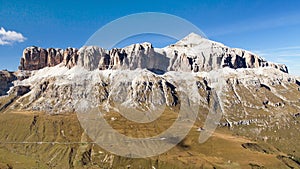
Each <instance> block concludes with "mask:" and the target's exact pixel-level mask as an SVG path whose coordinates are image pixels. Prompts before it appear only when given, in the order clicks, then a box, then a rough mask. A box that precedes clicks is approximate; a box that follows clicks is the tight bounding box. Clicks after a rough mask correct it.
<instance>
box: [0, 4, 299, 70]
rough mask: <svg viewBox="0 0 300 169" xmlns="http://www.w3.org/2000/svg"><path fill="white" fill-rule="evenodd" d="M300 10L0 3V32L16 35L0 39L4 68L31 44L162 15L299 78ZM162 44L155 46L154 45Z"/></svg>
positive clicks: (78, 39)
mask: <svg viewBox="0 0 300 169" xmlns="http://www.w3.org/2000/svg"><path fill="white" fill-rule="evenodd" d="M299 9H300V1H297V0H295V1H293V0H290V1H276V0H273V1H271V0H252V1H249V0H239V1H230V0H228V1H216V0H210V1H201V0H186V1H174V0H172V1H171V0H164V1H161V0H152V1H141V0H139V1H130V0H127V1H121V0H120V1H116V0H110V1H100V0H98V1H87V0H86V1H68V0H66V1H63V2H60V1H55V0H53V1H32V0H27V1H14V0H11V1H7V0H4V1H3V0H0V32H1V28H4V29H5V32H6V33H7V32H8V31H11V32H10V34H14V35H15V36H14V39H8V40H7V42H9V43H12V44H4V43H2V45H1V41H0V69H8V70H16V69H17V67H18V65H19V60H20V57H21V55H22V51H23V49H24V48H25V47H27V46H32V45H35V46H40V47H44V48H48V47H57V48H66V47H69V46H71V47H81V46H82V45H83V44H84V43H85V42H86V40H87V39H88V38H89V37H90V36H91V35H92V34H93V33H94V32H95V31H97V30H98V29H99V28H100V27H102V26H103V25H105V24H107V23H109V22H110V21H113V20H115V19H117V18H119V17H122V16H126V15H129V14H133V13H140V12H163V13H169V14H173V15H177V16H179V17H182V18H184V19H186V20H188V21H190V22H192V23H193V24H195V25H196V26H198V27H199V28H200V29H201V30H202V31H203V32H204V33H205V34H206V35H207V37H208V38H209V39H212V40H215V41H218V42H221V43H224V44H225V45H227V46H230V47H238V48H243V49H246V50H250V51H253V52H255V53H257V54H259V55H261V56H263V57H265V58H266V59H267V60H270V61H273V62H279V63H283V64H287V65H288V67H289V70H290V72H291V73H292V74H295V75H300V10H299ZM13 31H14V32H13ZM17 33H20V34H21V35H22V37H19V36H18V35H20V34H17ZM2 38H3V37H2ZM145 38H146V39H145V40H144V41H147V36H145ZM9 40H10V41H9ZM5 42H6V41H5ZM164 42H165V43H166V44H167V42H168V41H167V40H165V41H164ZM163 45H165V44H164V43H158V42H154V46H156V47H161V46H163Z"/></svg>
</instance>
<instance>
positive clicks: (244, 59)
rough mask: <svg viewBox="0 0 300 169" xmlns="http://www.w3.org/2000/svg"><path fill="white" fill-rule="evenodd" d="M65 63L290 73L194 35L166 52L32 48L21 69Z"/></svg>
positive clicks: (132, 47) (147, 46)
mask: <svg viewBox="0 0 300 169" xmlns="http://www.w3.org/2000/svg"><path fill="white" fill-rule="evenodd" d="M61 63H62V64H63V65H64V66H66V67H68V68H72V67H74V66H75V65H78V66H82V67H84V68H85V69H87V70H95V69H100V70H105V69H130V70H133V69H137V68H142V69H144V68H146V69H150V70H160V71H163V72H166V71H185V72H190V71H193V72H200V71H211V70H216V69H220V68H224V67H230V68H233V69H238V68H259V67H273V68H275V69H279V70H281V71H283V72H286V73H287V72H288V69H287V67H286V66H285V65H281V64H275V63H271V62H267V61H266V60H264V59H263V58H261V57H259V56H258V55H255V54H253V53H251V52H248V51H245V50H242V49H234V48H229V47H227V46H225V45H223V44H221V43H217V42H214V41H210V40H208V39H205V38H202V37H201V36H199V35H197V34H193V33H192V34H190V35H188V36H187V37H185V38H184V39H182V40H180V41H178V42H177V43H176V44H174V45H170V46H168V47H165V48H163V49H156V48H153V46H152V45H151V44H150V43H142V44H133V45H130V46H128V47H125V48H121V49H116V48H114V49H111V50H106V49H103V48H100V47H97V46H84V47H82V48H80V49H79V50H78V49H76V48H67V49H64V50H63V49H54V48H48V49H43V48H39V47H34V46H33V47H28V48H26V49H25V50H24V52H23V57H22V58H21V62H20V66H19V69H20V70H38V69H41V68H44V67H46V66H49V67H52V66H55V65H57V64H61Z"/></svg>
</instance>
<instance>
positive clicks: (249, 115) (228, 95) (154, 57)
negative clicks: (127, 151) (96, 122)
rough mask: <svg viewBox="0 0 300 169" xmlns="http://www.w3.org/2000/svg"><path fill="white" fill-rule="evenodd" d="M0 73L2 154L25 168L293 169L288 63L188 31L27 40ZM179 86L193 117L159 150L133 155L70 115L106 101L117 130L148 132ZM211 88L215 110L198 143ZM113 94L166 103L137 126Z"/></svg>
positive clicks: (128, 100)
mask: <svg viewBox="0 0 300 169" xmlns="http://www.w3.org/2000/svg"><path fill="white" fill-rule="evenodd" d="M0 75H1V76H0V78H1V81H0V95H1V97H0V111H1V119H2V121H3V122H1V128H4V129H3V130H2V132H1V133H0V138H1V140H0V145H1V148H0V151H2V152H5V153H8V154H9V156H6V157H2V156H0V162H1V163H2V164H3V166H4V167H5V166H6V167H7V166H17V167H18V166H21V165H19V164H16V163H13V162H12V160H11V157H10V156H14V155H15V156H16V158H18V160H19V161H21V162H20V163H22V164H23V163H24V165H25V166H26V165H28V166H32V165H34V166H38V165H40V166H43V167H48V168H82V167H86V168H89V167H90V168H93V167H94V168H98V167H100V168H101V167H102V168H130V167H132V168H138V167H141V166H146V167H145V168H177V167H178V168H182V167H186V165H187V164H188V165H189V166H190V168H201V167H202V168H274V167H277V168H278V167H280V168H297V167H300V158H299V157H300V146H299V144H298V142H299V139H300V137H299V136H298V131H299V129H300V126H299V120H300V119H299V118H300V115H299V113H300V81H299V78H298V77H295V76H292V75H290V74H288V69H287V67H286V66H285V65H282V64H276V63H271V62H268V61H266V60H265V59H264V58H262V57H260V56H258V55H256V54H253V53H251V52H249V51H246V50H242V49H236V48H229V47H227V46H225V45H223V44H221V43H218V42H214V41H211V40H208V39H205V38H203V37H201V36H199V35H197V34H194V33H191V34H190V35H188V36H186V37H185V38H183V39H182V40H180V41H178V42H177V43H175V44H173V45H169V46H167V47H164V48H154V47H153V46H152V45H151V44H150V43H142V44H134V45H130V46H127V47H124V48H114V49H110V50H107V49H103V48H101V47H97V46H84V47H81V48H80V49H75V48H67V49H54V48H48V49H43V48H39V47H28V48H26V49H25V50H24V52H23V56H22V58H21V61H20V66H19V70H18V71H16V72H8V71H1V72H0ZM188 77H192V78H188ZM193 85H195V86H196V87H195V88H192V87H191V86H193ZM185 90H193V91H192V93H197V94H198V95H199V97H191V98H189V100H188V101H189V102H190V103H197V104H199V113H198V119H197V120H196V122H195V124H194V127H193V128H192V129H191V131H190V133H189V134H188V136H187V137H186V138H185V139H184V140H183V141H181V142H180V143H179V144H178V145H177V146H176V147H175V148H173V149H171V150H170V151H169V152H166V153H164V154H162V155H159V156H156V157H151V158H146V159H134V160H133V159H130V158H127V157H120V156H117V155H114V154H111V153H109V152H106V151H104V150H103V149H101V148H100V147H99V146H97V145H96V144H95V143H93V141H92V140H91V139H90V138H89V137H88V136H87V135H86V133H84V132H83V129H82V128H81V127H80V124H79V122H78V120H76V115H74V113H75V112H76V110H77V105H78V104H79V102H80V101H81V99H82V98H85V99H87V100H89V101H90V102H91V103H92V104H93V105H96V106H99V107H102V108H104V109H105V111H106V113H105V118H106V119H107V120H108V121H109V123H110V124H111V125H112V126H113V127H114V128H115V129H116V130H118V131H119V132H120V133H123V134H128V135H130V136H132V137H149V136H150V135H155V134H158V133H159V132H161V131H163V130H165V129H166V128H167V127H168V126H170V125H171V124H172V123H173V121H172V120H171V119H174V118H175V117H176V114H177V113H178V110H179V109H180V106H181V105H182V104H183V100H182V97H181V96H182V94H183V93H184V91H185ZM215 95H217V96H218V98H219V104H220V106H221V108H222V109H221V113H222V118H221V119H220V121H218V122H217V123H218V124H217V126H218V127H217V129H216V132H215V133H214V134H213V135H212V137H211V138H210V139H209V140H208V141H207V142H205V143H203V144H200V143H198V138H197V137H198V136H199V132H200V133H201V132H202V131H205V130H206V124H205V120H206V118H207V116H208V114H209V112H210V110H211V107H212V105H213V104H214V98H215ZM114 102H121V103H122V104H123V106H125V107H129V108H140V109H142V110H147V109H152V108H155V107H159V106H160V105H166V106H167V109H166V110H165V113H163V117H161V118H160V119H158V122H156V123H147V124H136V123H133V122H132V121H130V120H128V119H126V118H124V117H123V116H121V115H120V114H118V112H117V111H116V109H114V108H115V104H114ZM19 125H22V126H19ZM131 130H133V131H131ZM7 143H11V144H7ZM30 143H32V144H30ZM38 143H41V144H38ZM24 145H25V146H24ZM47 152H50V153H47ZM0 154H1V153H0ZM242 156H245V157H244V158H242ZM23 159H27V160H23ZM1 163H0V164H1ZM0 168H1V166H0Z"/></svg>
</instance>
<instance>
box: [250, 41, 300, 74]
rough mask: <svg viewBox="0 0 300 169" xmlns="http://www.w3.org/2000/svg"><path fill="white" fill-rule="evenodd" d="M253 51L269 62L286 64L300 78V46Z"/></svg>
mask: <svg viewBox="0 0 300 169" xmlns="http://www.w3.org/2000/svg"><path fill="white" fill-rule="evenodd" d="M251 51H252V52H253V53H256V54H257V55H259V56H262V57H264V58H266V59H267V60H269V61H272V62H275V63H282V64H286V65H287V66H288V68H289V71H290V72H291V73H292V74H294V75H298V76H300V46H287V47H281V48H274V49H263V50H251Z"/></svg>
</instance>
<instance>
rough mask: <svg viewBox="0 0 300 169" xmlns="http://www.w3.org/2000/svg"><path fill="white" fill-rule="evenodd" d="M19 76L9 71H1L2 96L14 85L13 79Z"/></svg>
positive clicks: (0, 92) (0, 93)
mask: <svg viewBox="0 0 300 169" xmlns="http://www.w3.org/2000/svg"><path fill="white" fill-rule="evenodd" d="M16 79H17V77H16V76H15V75H14V74H13V73H12V72H9V71H0V96H2V95H6V94H7V92H8V90H9V88H10V87H12V86H13V84H12V81H14V80H16Z"/></svg>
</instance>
